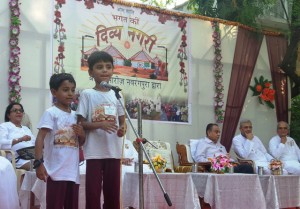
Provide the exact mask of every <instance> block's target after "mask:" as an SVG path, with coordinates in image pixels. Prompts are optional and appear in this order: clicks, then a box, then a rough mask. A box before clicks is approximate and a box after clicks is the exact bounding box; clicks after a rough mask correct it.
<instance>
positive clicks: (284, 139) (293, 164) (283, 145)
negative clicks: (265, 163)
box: [269, 121, 300, 175]
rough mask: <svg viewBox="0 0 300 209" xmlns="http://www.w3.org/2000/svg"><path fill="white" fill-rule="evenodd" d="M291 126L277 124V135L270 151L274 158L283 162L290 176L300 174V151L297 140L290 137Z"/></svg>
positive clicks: (283, 123)
mask: <svg viewBox="0 0 300 209" xmlns="http://www.w3.org/2000/svg"><path fill="white" fill-rule="evenodd" d="M288 133H289V125H288V124H287V123H286V122H284V121H280V122H278V124H277V135H276V136H274V137H273V138H272V139H271V140H270V142H269V150H270V153H271V154H272V155H273V157H274V158H276V159H278V160H281V161H282V162H283V167H284V169H285V170H287V172H288V173H289V174H296V175H299V174H300V163H299V160H300V149H299V147H298V146H297V144H296V142H295V140H294V139H293V138H291V137H289V136H288Z"/></svg>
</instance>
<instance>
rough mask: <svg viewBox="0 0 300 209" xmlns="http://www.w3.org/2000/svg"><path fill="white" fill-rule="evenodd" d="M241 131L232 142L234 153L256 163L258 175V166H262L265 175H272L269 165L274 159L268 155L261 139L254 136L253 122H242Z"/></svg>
mask: <svg viewBox="0 0 300 209" xmlns="http://www.w3.org/2000/svg"><path fill="white" fill-rule="evenodd" d="M240 131H241V134H239V135H237V136H235V137H234V138H233V140H232V146H233V150H234V152H235V153H236V154H237V155H238V156H239V157H241V158H244V159H249V160H252V161H254V162H255V165H256V173H257V169H258V166H262V167H263V168H264V174H271V171H270V169H269V163H270V161H271V160H272V159H273V157H272V156H271V155H270V154H268V152H267V150H266V148H265V147H264V145H263V143H262V142H261V141H260V139H259V138H258V137H257V136H254V135H253V133H252V123H251V121H250V120H242V121H240Z"/></svg>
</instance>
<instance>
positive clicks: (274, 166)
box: [269, 160, 282, 171]
mask: <svg viewBox="0 0 300 209" xmlns="http://www.w3.org/2000/svg"><path fill="white" fill-rule="evenodd" d="M269 169H270V170H271V171H274V170H280V169H282V162H281V161H280V160H271V162H270V164H269Z"/></svg>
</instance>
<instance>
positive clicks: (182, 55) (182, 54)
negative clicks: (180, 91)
mask: <svg viewBox="0 0 300 209" xmlns="http://www.w3.org/2000/svg"><path fill="white" fill-rule="evenodd" d="M186 23H187V21H186V20H185V19H180V20H178V27H179V28H180V29H181V32H182V36H181V44H180V46H179V49H178V55H177V58H179V60H180V61H179V66H180V70H179V72H180V74H181V77H180V82H179V84H180V85H183V86H184V91H185V92H187V85H188V77H187V73H186V71H185V63H184V60H187V54H186V47H187V43H186V40H187V36H186V29H185V28H186Z"/></svg>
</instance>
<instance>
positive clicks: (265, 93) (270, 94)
mask: <svg viewBox="0 0 300 209" xmlns="http://www.w3.org/2000/svg"><path fill="white" fill-rule="evenodd" d="M254 81H255V85H254V86H250V87H249V88H250V89H251V90H252V91H253V94H252V96H258V101H259V103H260V104H264V103H265V104H266V105H267V106H268V107H270V108H272V109H273V108H274V104H273V101H274V97H275V90H274V89H272V88H271V86H272V81H269V80H268V79H264V77H263V76H260V77H259V79H257V78H256V77H255V78H254Z"/></svg>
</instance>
